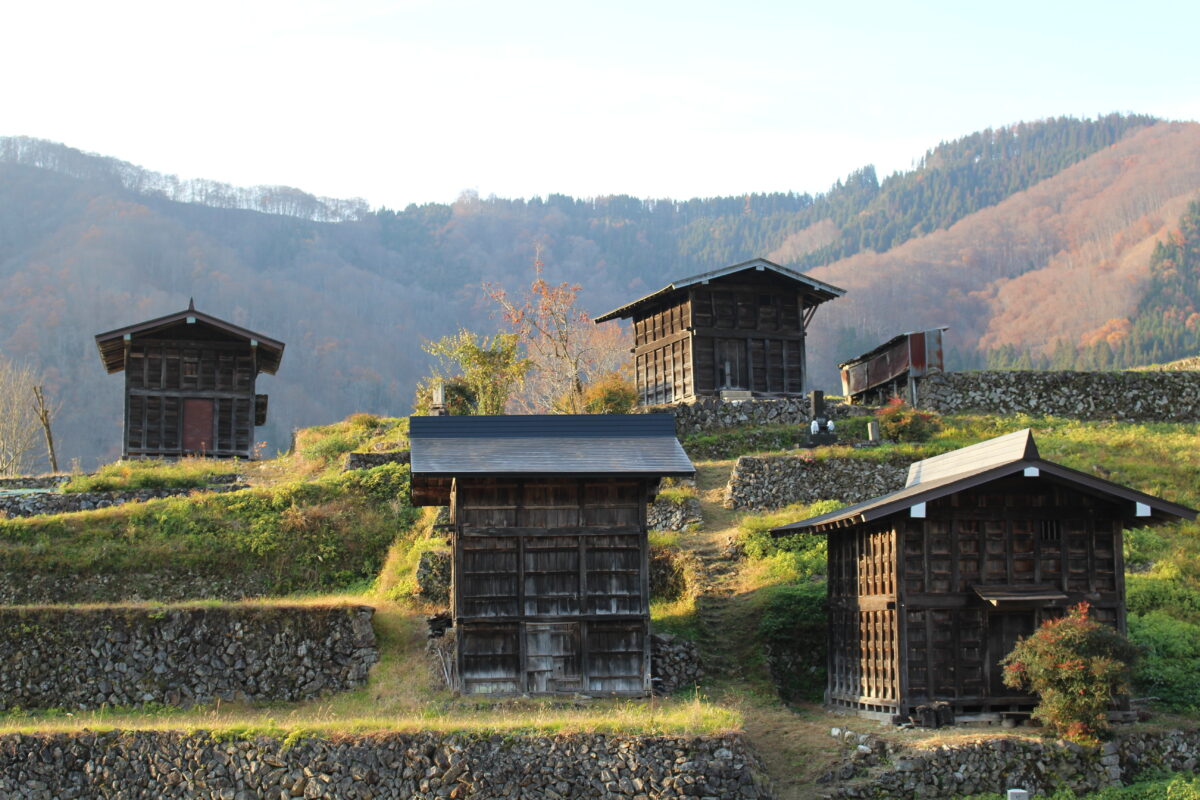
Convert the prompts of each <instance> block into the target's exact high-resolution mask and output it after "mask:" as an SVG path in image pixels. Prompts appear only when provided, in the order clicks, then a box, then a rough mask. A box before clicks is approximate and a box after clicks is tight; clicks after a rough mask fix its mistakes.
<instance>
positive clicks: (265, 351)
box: [96, 303, 284, 375]
mask: <svg viewBox="0 0 1200 800" xmlns="http://www.w3.org/2000/svg"><path fill="white" fill-rule="evenodd" d="M188 324H194V325H203V326H205V327H207V328H209V329H211V330H214V331H218V332H220V333H221V334H224V335H226V336H229V337H232V338H234V339H242V340H245V341H246V342H255V343H257V346H258V371H259V372H265V373H267V374H269V375H274V374H275V372H276V371H277V370H278V369H279V363H280V361H282V360H283V348H284V344H283V342H280V341H276V340H275V339H272V338H270V337H269V336H263V335H262V334H261V333H255V332H254V331H252V330H248V329H246V328H243V327H241V326H239V325H234V324H233V323H232V322H226V321H225V320H223V319H220V318H218V317H214V316H212V315H211V314H205V313H204V312H203V311H197V310H196V309H195V307H194V305H193V304H192V303H188V307H187V308H185V309H184V310H183V311H177V312H175V313H174V314H167V315H166V316H163V317H158V318H156V319H152V320H147V321H146V322H139V323H137V324H135V325H127V326H126V327H124V328H117V329H116V330H111V331H107V332H105V333H98V334H96V347H97V348H99V350H100V360H101V361H103V362H104V368H105V369H106V370H108V372H110V373H113V372H120V371H121V370H123V369H125V337H126V336H128V337H130V339H136V338H140V337H146V338H153V337H154V335H155V334H159V333H162V332H163V331H165V330H168V329H170V328H174V327H175V326H177V325H188Z"/></svg>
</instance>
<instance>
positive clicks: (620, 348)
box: [484, 245, 630, 414]
mask: <svg viewBox="0 0 1200 800" xmlns="http://www.w3.org/2000/svg"><path fill="white" fill-rule="evenodd" d="M542 268H543V264H542V248H541V246H540V245H535V255H534V262H533V269H534V278H533V283H531V284H530V286H529V291H528V293H526V294H524V295H522V296H520V297H512V296H510V295H509V294H508V293H507V292H506V291H505V290H504V289H503V288H501V287H498V286H495V285H492V284H484V289H485V290H486V291H487V293H488V295H489V296H490V297H491V298H492V299H493V300H494V301H496V303H498V304H499V305H500V308H501V309H503V312H504V318H505V320H506V321H507V322H508V324H509V325H510V326H511V327H512V330H513V333H515V334H516V335H517V336H518V337H519V339H520V341H521V342H522V343H523V344H524V345H525V350H526V354H527V356H528V358H529V362H530V364H531V366H532V370H531V372H532V374H531V375H530V377H529V378H528V380H527V381H526V383H525V387H526V389H525V392H524V393H523V394H522V395H521V397H520V398H519V400H518V403H519V405H521V406H522V410H524V411H527V412H547V411H550V412H555V413H565V414H579V413H583V411H584V400H583V394H584V389H585V387H586V386H587V384H588V383H590V382H591V381H593V380H594V379H596V378H597V377H598V376H600V375H604V374H607V373H610V372H612V371H614V370H616V369H617V368H618V366H619V365H620V364H621V362H622V361H624V360H627V359H628V353H629V345H630V339H629V336H628V334H627V333H626V332H624V331H622V330H620V329H617V326H612V327H613V329H612V330H610V329H600V328H597V327H596V326H595V325H593V324H592V321H591V319H590V318H589V317H588V315H587V314H586V313H585V312H584V311H583V310H582V309H580V308H579V307H578V306H577V305H576V304H575V301H576V299H577V297H578V295H579V291H580V286H579V285H578V284H574V285H572V284H569V283H560V284H559V285H557V286H554V285H552V284H550V283H549V282H547V281H546V279H545V278H543V277H542Z"/></svg>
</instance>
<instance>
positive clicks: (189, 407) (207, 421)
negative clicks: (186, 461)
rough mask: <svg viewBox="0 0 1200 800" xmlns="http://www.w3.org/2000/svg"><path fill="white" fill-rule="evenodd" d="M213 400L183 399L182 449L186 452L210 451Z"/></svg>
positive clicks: (211, 447)
mask: <svg viewBox="0 0 1200 800" xmlns="http://www.w3.org/2000/svg"><path fill="white" fill-rule="evenodd" d="M212 438H213V401H212V400H208V399H203V398H195V397H189V398H187V399H186V400H184V401H183V450H184V452H187V453H209V452H212V449H213V446H212V444H213V443H212Z"/></svg>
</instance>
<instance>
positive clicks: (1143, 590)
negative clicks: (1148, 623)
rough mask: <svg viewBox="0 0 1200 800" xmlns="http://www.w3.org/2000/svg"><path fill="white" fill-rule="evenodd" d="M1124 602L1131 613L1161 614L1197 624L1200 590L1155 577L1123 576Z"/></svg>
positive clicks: (1176, 581) (1199, 617)
mask: <svg viewBox="0 0 1200 800" xmlns="http://www.w3.org/2000/svg"><path fill="white" fill-rule="evenodd" d="M1125 603H1126V607H1127V608H1128V609H1129V613H1131V614H1149V613H1151V612H1153V611H1163V612H1165V613H1166V614H1169V615H1170V616H1172V617H1177V618H1179V619H1183V620H1188V621H1190V622H1200V591H1196V590H1195V589H1193V588H1192V587H1191V586H1188V585H1187V584H1185V583H1183V582H1182V581H1179V580H1176V579H1172V578H1164V577H1160V576H1157V575H1129V576H1126V578H1125Z"/></svg>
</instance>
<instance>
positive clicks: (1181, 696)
mask: <svg viewBox="0 0 1200 800" xmlns="http://www.w3.org/2000/svg"><path fill="white" fill-rule="evenodd" d="M1129 639H1130V641H1132V642H1133V644H1134V645H1135V646H1136V647H1137V648H1138V649H1139V650H1141V652H1142V657H1141V659H1139V661H1138V664H1137V668H1136V669H1135V670H1134V678H1133V681H1134V685H1135V686H1136V687H1137V691H1138V693H1139V694H1141V695H1143V696H1146V697H1157V698H1158V702H1159V704H1160V705H1162V706H1163V707H1165V708H1168V709H1171V710H1173V711H1197V710H1200V682H1197V680H1196V676H1197V675H1200V625H1198V624H1196V623H1193V622H1185V621H1184V620H1180V619H1175V618H1173V617H1171V616H1169V615H1168V614H1167V613H1165V612H1163V611H1151V612H1150V613H1148V614H1130V615H1129Z"/></svg>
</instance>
